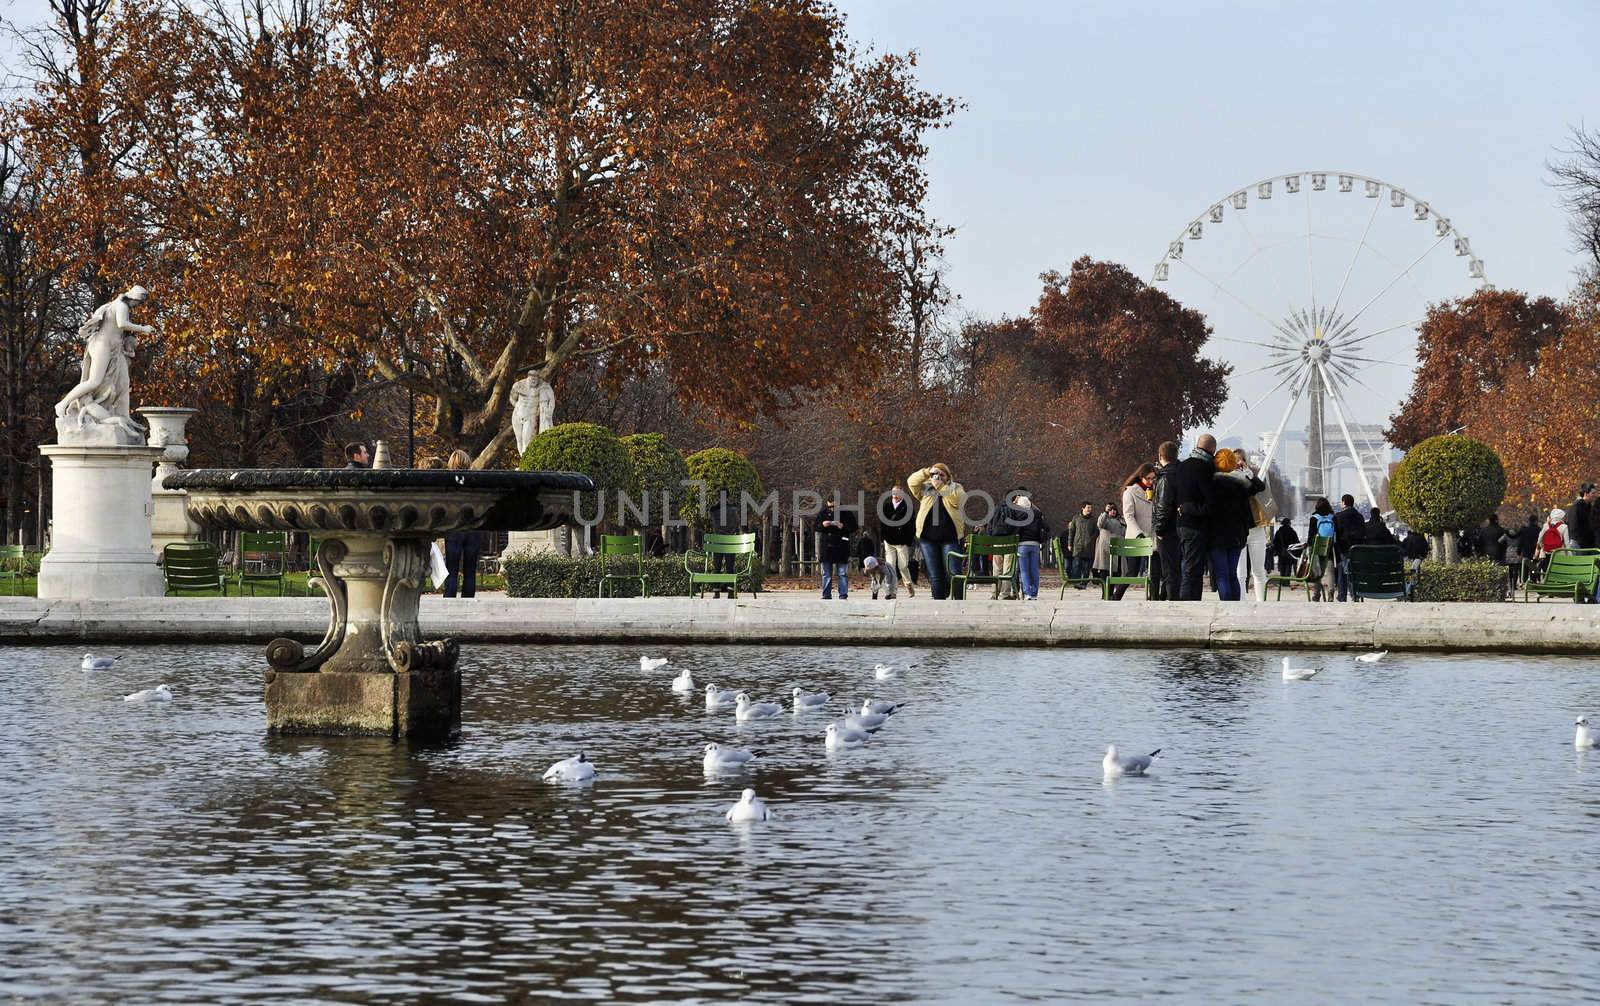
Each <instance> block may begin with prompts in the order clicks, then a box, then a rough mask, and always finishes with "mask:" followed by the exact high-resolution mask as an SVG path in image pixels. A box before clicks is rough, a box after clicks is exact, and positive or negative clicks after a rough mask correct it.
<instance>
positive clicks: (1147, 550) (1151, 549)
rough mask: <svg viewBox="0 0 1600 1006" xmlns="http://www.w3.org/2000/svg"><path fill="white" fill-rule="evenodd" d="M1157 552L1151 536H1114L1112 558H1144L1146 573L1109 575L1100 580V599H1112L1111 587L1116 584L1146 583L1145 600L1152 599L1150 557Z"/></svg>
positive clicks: (1131, 585)
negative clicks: (1138, 574)
mask: <svg viewBox="0 0 1600 1006" xmlns="http://www.w3.org/2000/svg"><path fill="white" fill-rule="evenodd" d="M1155 554H1156V543H1155V542H1154V541H1152V540H1151V539H1149V538H1113V539H1111V558H1112V559H1113V560H1116V559H1123V560H1128V559H1144V560H1145V564H1144V573H1143V574H1142V575H1140V576H1108V577H1106V578H1105V579H1104V580H1102V581H1100V599H1101V600H1102V601H1109V600H1111V588H1112V587H1114V586H1126V587H1133V586H1137V585H1138V584H1141V583H1142V584H1144V596H1145V600H1149V599H1150V567H1151V566H1152V565H1153V563H1151V562H1150V561H1149V560H1150V557H1151V556H1152V555H1155Z"/></svg>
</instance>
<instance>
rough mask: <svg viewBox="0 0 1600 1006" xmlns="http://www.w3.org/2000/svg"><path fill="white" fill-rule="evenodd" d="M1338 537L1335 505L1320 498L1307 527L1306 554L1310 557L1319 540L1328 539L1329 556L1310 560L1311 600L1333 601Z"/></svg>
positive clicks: (1336, 574)
mask: <svg viewBox="0 0 1600 1006" xmlns="http://www.w3.org/2000/svg"><path fill="white" fill-rule="evenodd" d="M1337 537H1338V528H1337V527H1336V526H1335V524H1334V520H1333V504H1332V503H1329V502H1328V497H1326V496H1319V497H1318V498H1317V502H1316V505H1315V506H1313V507H1312V508H1311V520H1310V522H1309V523H1308V524H1307V525H1306V552H1305V554H1306V555H1307V556H1308V557H1309V556H1310V555H1311V550H1312V549H1313V548H1314V547H1315V545H1316V540H1317V539H1318V538H1326V539H1328V543H1327V545H1325V546H1324V547H1325V548H1327V550H1328V551H1327V554H1326V555H1324V556H1323V557H1322V558H1321V559H1317V560H1308V561H1309V562H1310V565H1309V566H1308V567H1307V571H1308V572H1309V573H1310V576H1311V584H1310V589H1311V600H1313V601H1332V600H1333V594H1334V590H1335V586H1334V581H1335V580H1337V579H1338V569H1339V564H1338V561H1337V560H1336V559H1335V558H1334V554H1333V548H1332V545H1333V543H1334V541H1335V540H1337Z"/></svg>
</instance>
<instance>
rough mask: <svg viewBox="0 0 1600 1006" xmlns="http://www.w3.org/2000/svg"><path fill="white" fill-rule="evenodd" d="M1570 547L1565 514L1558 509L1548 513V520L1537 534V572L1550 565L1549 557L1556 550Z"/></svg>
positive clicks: (1535, 556)
mask: <svg viewBox="0 0 1600 1006" xmlns="http://www.w3.org/2000/svg"><path fill="white" fill-rule="evenodd" d="M1571 545H1572V536H1571V532H1569V531H1568V530H1567V512H1566V511H1565V510H1563V509H1561V508H1560V507H1556V508H1555V509H1554V510H1552V511H1550V519H1549V520H1547V521H1545V525H1544V530H1542V531H1540V532H1539V550H1538V552H1536V553H1534V559H1536V560H1537V561H1538V566H1539V572H1540V573H1543V572H1544V568H1545V567H1546V566H1548V565H1549V564H1550V556H1551V554H1552V553H1554V552H1555V551H1557V550H1558V549H1563V548H1569V547H1571Z"/></svg>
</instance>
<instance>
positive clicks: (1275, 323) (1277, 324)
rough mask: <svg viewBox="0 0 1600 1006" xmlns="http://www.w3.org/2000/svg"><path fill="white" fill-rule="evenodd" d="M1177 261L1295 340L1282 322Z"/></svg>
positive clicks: (1219, 291) (1188, 265)
mask: <svg viewBox="0 0 1600 1006" xmlns="http://www.w3.org/2000/svg"><path fill="white" fill-rule="evenodd" d="M1177 261H1179V262H1181V263H1183V266H1184V268H1186V269H1188V270H1189V271H1190V272H1193V273H1194V274H1195V275H1196V276H1199V277H1200V278H1201V279H1203V280H1205V281H1206V282H1207V283H1210V284H1211V285H1212V286H1214V287H1216V289H1217V292H1218V293H1224V294H1227V295H1228V296H1229V297H1231V298H1233V300H1234V301H1235V302H1236V303H1238V304H1239V306H1240V307H1243V308H1244V309H1245V310H1247V311H1249V312H1250V313H1251V314H1253V315H1255V316H1256V317H1257V318H1260V319H1261V320H1262V321H1264V322H1266V323H1267V324H1268V325H1270V326H1271V327H1272V328H1274V329H1276V330H1277V331H1279V332H1282V333H1283V334H1284V335H1286V336H1288V337H1289V338H1291V339H1292V338H1294V334H1293V333H1292V332H1290V331H1289V330H1288V329H1286V328H1284V326H1283V323H1282V322H1280V321H1273V320H1272V319H1271V318H1269V317H1267V315H1266V313H1265V312H1263V311H1262V310H1261V309H1260V308H1258V307H1256V306H1255V305H1254V304H1252V303H1250V302H1249V301H1247V300H1245V299H1244V298H1243V297H1240V296H1239V295H1238V294H1236V293H1234V292H1233V291H1232V290H1229V289H1228V288H1227V287H1225V286H1223V285H1222V284H1221V283H1219V282H1218V281H1216V280H1214V279H1212V278H1211V277H1210V276H1208V275H1206V274H1205V273H1204V272H1201V271H1200V270H1199V269H1197V268H1196V267H1195V266H1193V265H1191V264H1190V263H1189V262H1188V261H1186V260H1185V259H1181V258H1180V259H1178V260H1177Z"/></svg>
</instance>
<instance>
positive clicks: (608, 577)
mask: <svg viewBox="0 0 1600 1006" xmlns="http://www.w3.org/2000/svg"><path fill="white" fill-rule="evenodd" d="M629 556H632V557H633V560H634V564H635V569H637V570H638V572H636V573H626V572H624V573H612V572H610V571H609V565H608V564H609V562H610V560H612V559H616V560H618V562H617V566H618V568H626V567H625V566H624V565H623V564H624V562H625V560H626V559H627V558H628V557H629ZM691 575H692V574H691ZM613 580H621V581H623V582H627V583H631V582H633V581H634V580H638V581H639V596H640V597H649V596H650V589H649V587H648V586H647V584H646V583H645V576H644V539H643V538H641V537H640V536H638V535H636V534H603V535H601V536H600V589H599V591H598V593H597V594H596V596H597V597H605V596H606V591H607V590H610V592H611V596H612V597H616V596H617V589H616V587H614V586H612V583H611V581H613Z"/></svg>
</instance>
